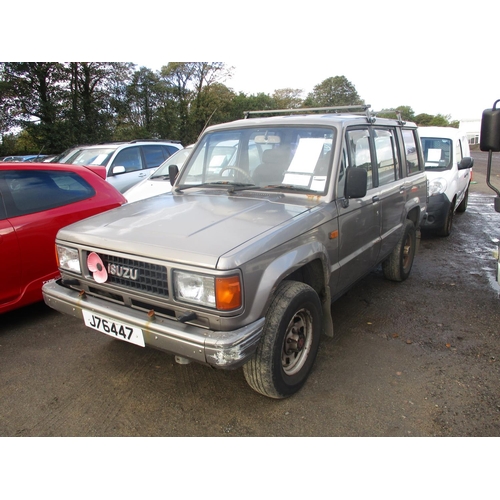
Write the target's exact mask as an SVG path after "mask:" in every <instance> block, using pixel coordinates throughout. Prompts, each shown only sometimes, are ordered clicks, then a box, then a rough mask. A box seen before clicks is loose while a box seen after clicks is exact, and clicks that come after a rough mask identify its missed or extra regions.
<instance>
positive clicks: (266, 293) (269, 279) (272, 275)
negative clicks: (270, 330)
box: [249, 241, 330, 330]
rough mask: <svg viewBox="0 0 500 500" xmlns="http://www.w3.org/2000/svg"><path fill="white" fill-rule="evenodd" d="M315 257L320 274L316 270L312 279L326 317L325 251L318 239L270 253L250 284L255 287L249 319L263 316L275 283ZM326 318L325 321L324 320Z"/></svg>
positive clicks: (327, 268)
mask: <svg viewBox="0 0 500 500" xmlns="http://www.w3.org/2000/svg"><path fill="white" fill-rule="evenodd" d="M316 260H318V261H320V262H321V267H322V270H321V277H319V273H318V276H317V278H316V281H318V280H321V283H320V284H319V288H320V289H321V290H322V291H323V294H322V296H321V297H320V298H321V300H322V301H323V302H324V304H325V307H324V308H323V309H324V310H325V311H326V310H327V311H328V317H330V313H329V311H330V289H329V273H330V271H329V270H330V262H329V258H328V253H327V251H326V248H325V247H324V245H323V244H322V243H321V242H319V241H309V242H305V243H304V244H302V245H300V246H295V247H293V248H290V249H289V250H288V251H286V252H284V253H282V254H280V255H275V256H274V255H272V252H271V255H270V256H269V260H266V265H265V268H264V269H263V272H262V274H261V275H260V278H259V279H258V280H257V281H256V282H255V283H254V284H253V285H254V287H255V292H254V293H253V294H252V296H253V297H254V301H253V303H252V305H251V311H250V317H249V319H250V320H251V321H252V320H256V319H258V318H260V317H263V316H265V315H266V313H267V310H268V308H269V305H270V303H271V300H272V298H273V294H274V291H275V290H276V288H277V287H278V285H279V284H280V283H281V282H282V281H283V280H284V279H286V278H287V277H288V276H290V275H291V274H293V273H294V272H295V271H297V270H298V269H301V268H303V267H304V266H306V265H307V264H309V263H311V262H313V261H316ZM328 317H327V318H326V322H328V319H329V318H328ZM327 330H330V328H327Z"/></svg>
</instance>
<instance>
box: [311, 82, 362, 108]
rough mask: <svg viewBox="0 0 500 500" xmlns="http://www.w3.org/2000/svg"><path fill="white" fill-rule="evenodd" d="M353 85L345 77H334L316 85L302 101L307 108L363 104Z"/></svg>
mask: <svg viewBox="0 0 500 500" xmlns="http://www.w3.org/2000/svg"><path fill="white" fill-rule="evenodd" d="M364 103H365V102H364V101H363V99H361V97H360V96H359V94H358V92H357V91H356V88H355V87H354V85H353V84H352V83H351V82H350V81H349V80H348V79H347V78H346V77H345V76H334V77H330V78H327V79H326V80H323V81H322V82H321V83H319V84H318V85H316V86H315V87H314V89H313V91H312V92H311V93H309V94H308V96H307V98H306V99H305V101H304V105H305V106H307V107H326V106H351V105H358V104H364Z"/></svg>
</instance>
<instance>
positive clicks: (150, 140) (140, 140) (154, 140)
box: [130, 139, 181, 144]
mask: <svg viewBox="0 0 500 500" xmlns="http://www.w3.org/2000/svg"><path fill="white" fill-rule="evenodd" d="M136 142H173V143H174V144H180V143H181V141H174V140H172V139H134V140H133V141H130V143H131V144H134V143H136Z"/></svg>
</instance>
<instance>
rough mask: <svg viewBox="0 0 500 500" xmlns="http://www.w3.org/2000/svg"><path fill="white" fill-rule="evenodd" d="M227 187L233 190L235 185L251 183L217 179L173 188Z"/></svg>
mask: <svg viewBox="0 0 500 500" xmlns="http://www.w3.org/2000/svg"><path fill="white" fill-rule="evenodd" d="M226 186H227V188H228V190H229V191H231V192H232V191H233V190H234V189H235V188H236V187H240V188H243V187H245V188H246V187H247V186H252V184H241V183H238V182H229V181H217V182H203V183H201V184H183V185H181V186H177V187H176V188H175V191H176V192H180V191H184V189H191V188H204V187H218V188H220V187H226Z"/></svg>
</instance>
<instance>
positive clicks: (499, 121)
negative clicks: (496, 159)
mask: <svg viewBox="0 0 500 500" xmlns="http://www.w3.org/2000/svg"><path fill="white" fill-rule="evenodd" d="M498 102H500V99H498V100H497V101H495V102H494V103H493V108H492V109H485V110H484V111H483V116H482V118H481V139H480V140H479V147H480V149H481V151H493V152H495V153H497V152H498V151H500V109H496V105H497V103H498Z"/></svg>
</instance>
